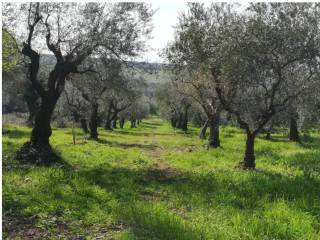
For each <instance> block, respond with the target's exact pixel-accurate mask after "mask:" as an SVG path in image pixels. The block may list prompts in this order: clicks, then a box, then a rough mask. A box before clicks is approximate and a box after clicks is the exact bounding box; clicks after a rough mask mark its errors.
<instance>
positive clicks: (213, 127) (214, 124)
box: [208, 113, 220, 148]
mask: <svg viewBox="0 0 320 240" xmlns="http://www.w3.org/2000/svg"><path fill="white" fill-rule="evenodd" d="M219 124H220V114H219V113H216V114H214V115H213V116H212V117H211V119H209V126H210V136H209V142H208V146H209V147H212V148H217V147H220V134H219Z"/></svg>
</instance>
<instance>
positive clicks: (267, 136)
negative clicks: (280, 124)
mask: <svg viewBox="0 0 320 240" xmlns="http://www.w3.org/2000/svg"><path fill="white" fill-rule="evenodd" d="M266 139H267V140H271V132H270V131H269V130H267V134H266Z"/></svg>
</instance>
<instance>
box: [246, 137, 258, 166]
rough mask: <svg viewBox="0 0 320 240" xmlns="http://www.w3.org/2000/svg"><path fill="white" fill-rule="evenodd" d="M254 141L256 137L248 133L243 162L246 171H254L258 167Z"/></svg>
mask: <svg viewBox="0 0 320 240" xmlns="http://www.w3.org/2000/svg"><path fill="white" fill-rule="evenodd" d="M254 140H255V135H254V134H252V133H247V141H246V152H245V156H244V160H243V167H244V168H245V169H254V168H255V167H256V163H255V159H256V158H255V155H254Z"/></svg>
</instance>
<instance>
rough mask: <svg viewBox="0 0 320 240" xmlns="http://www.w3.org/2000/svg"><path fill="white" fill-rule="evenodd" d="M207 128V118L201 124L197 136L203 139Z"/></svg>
mask: <svg viewBox="0 0 320 240" xmlns="http://www.w3.org/2000/svg"><path fill="white" fill-rule="evenodd" d="M207 128H208V119H207V120H206V121H205V123H204V124H203V126H202V128H201V131H200V134H199V138H200V139H205V138H206V133H207Z"/></svg>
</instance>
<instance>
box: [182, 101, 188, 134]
mask: <svg viewBox="0 0 320 240" xmlns="http://www.w3.org/2000/svg"><path fill="white" fill-rule="evenodd" d="M188 109H189V106H186V107H185V109H184V114H183V117H182V126H181V129H182V130H183V131H187V130H188Z"/></svg>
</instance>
